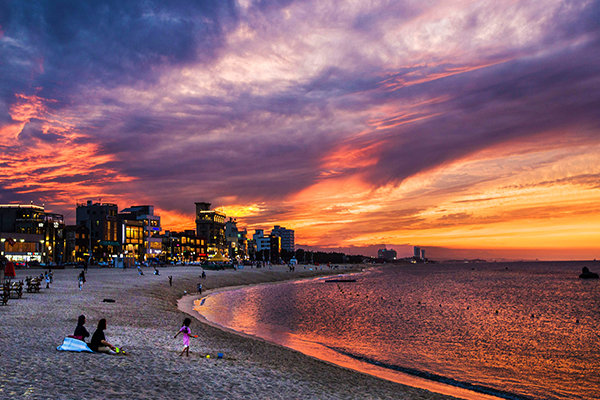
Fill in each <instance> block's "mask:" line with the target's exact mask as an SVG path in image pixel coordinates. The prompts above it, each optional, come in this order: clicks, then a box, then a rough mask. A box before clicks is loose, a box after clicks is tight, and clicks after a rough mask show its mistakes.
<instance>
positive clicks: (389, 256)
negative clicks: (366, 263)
mask: <svg viewBox="0 0 600 400" xmlns="http://www.w3.org/2000/svg"><path fill="white" fill-rule="evenodd" d="M396 257H398V253H396V250H393V249H390V250H388V249H385V248H384V249H379V250H377V258H381V259H383V260H395V259H396Z"/></svg>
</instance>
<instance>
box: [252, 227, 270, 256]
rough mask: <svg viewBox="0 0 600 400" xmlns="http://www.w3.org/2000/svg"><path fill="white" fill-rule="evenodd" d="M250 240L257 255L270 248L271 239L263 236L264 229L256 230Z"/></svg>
mask: <svg viewBox="0 0 600 400" xmlns="http://www.w3.org/2000/svg"><path fill="white" fill-rule="evenodd" d="M252 240H253V241H254V245H255V247H256V252H257V253H258V252H259V251H263V250H268V249H270V248H271V239H270V238H269V236H265V231H264V229H256V230H255V231H254V234H253V235H252Z"/></svg>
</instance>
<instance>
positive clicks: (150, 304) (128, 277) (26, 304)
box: [0, 266, 450, 399]
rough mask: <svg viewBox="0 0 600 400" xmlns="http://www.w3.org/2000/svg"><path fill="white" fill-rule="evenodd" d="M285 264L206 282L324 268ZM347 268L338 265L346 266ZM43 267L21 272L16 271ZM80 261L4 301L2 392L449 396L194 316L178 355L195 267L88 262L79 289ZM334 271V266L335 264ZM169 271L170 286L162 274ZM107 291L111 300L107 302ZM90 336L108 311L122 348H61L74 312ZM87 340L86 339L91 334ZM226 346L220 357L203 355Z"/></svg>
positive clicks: (110, 335)
mask: <svg viewBox="0 0 600 400" xmlns="http://www.w3.org/2000/svg"><path fill="white" fill-rule="evenodd" d="M301 268H302V267H300V268H298V267H297V269H296V272H295V273H293V274H292V273H289V272H287V270H286V269H285V268H283V267H279V268H275V269H273V270H269V269H264V268H263V269H259V270H257V269H249V268H248V267H246V269H243V270H238V271H232V270H227V271H207V275H208V276H207V279H204V280H202V284H203V289H204V290H215V289H217V288H224V287H230V286H239V285H250V284H259V283H266V282H276V281H282V280H288V279H300V278H307V277H311V276H316V275H319V274H324V273H332V272H331V271H330V270H328V269H324V270H323V271H321V270H318V271H309V270H308V269H307V270H304V269H301ZM346 271H348V270H343V271H342V272H346ZM41 272H43V271H42V270H40V269H31V270H25V269H21V270H17V279H24V278H25V277H26V276H30V275H34V276H36V275H37V276H39V275H40V273H41ZM79 272H80V270H79V269H73V268H68V269H65V270H54V282H53V283H52V284H51V285H50V288H49V289H46V288H45V284H44V285H43V286H42V290H41V292H40V293H24V294H23V298H21V299H14V298H12V299H10V301H9V303H8V305H7V306H3V307H0V343H1V344H0V353H1V354H0V399H15V398H23V399H125V398H127V399H159V398H164V399H183V398H198V399H448V398H450V397H448V396H444V395H440V394H436V393H432V392H429V391H426V390H422V389H418V388H413V387H410V386H405V385H401V384H397V383H393V382H389V381H386V380H383V379H378V378H375V377H372V376H369V375H365V374H362V373H358V372H354V371H351V370H348V369H344V368H341V367H337V366H334V365H331V364H329V363H326V362H323V361H319V360H316V359H313V358H311V357H308V356H305V355H303V354H301V353H298V352H296V351H293V350H289V349H286V348H283V347H281V346H277V345H273V344H270V343H267V342H264V341H261V340H254V339H251V338H246V337H242V336H240V335H237V334H234V333H230V332H226V331H223V330H221V329H218V328H216V327H213V326H210V325H208V324H205V323H202V322H200V321H199V320H198V319H196V318H192V324H191V330H192V333H193V334H196V335H198V336H199V337H198V338H197V339H192V342H191V346H190V357H189V358H185V357H179V352H180V351H181V348H182V340H181V338H180V337H178V338H177V339H174V338H173V336H174V335H175V333H177V331H178V330H179V328H180V326H181V323H182V321H183V319H184V318H185V317H186V316H188V314H186V313H184V312H183V311H180V310H179V309H178V306H177V303H178V301H179V300H180V299H181V298H182V297H183V296H184V292H187V293H188V294H195V293H196V285H197V283H199V282H200V279H199V275H200V274H201V272H202V270H201V268H199V267H191V266H189V267H169V268H163V269H161V270H160V273H161V275H160V276H156V275H153V274H152V269H149V268H146V269H145V271H144V272H145V275H144V276H139V275H138V274H137V272H136V271H135V270H132V269H128V270H125V271H123V270H120V269H111V268H90V269H89V271H88V273H87V274H86V279H87V282H86V283H85V285H83V289H82V290H81V291H80V290H78V285H77V275H78V274H79ZM338 272H339V271H338ZM169 275H172V276H173V286H170V285H169V280H168V276H169ZM104 299H113V300H114V303H112V302H104V301H103V300H104ZM80 314H84V315H86V317H87V323H86V327H87V330H88V331H89V332H90V334H92V333H93V332H94V331H95V329H96V325H97V322H98V320H99V319H100V318H106V319H107V322H108V328H107V330H106V331H105V332H106V337H107V339H108V341H110V342H111V343H113V344H115V345H117V346H119V347H121V348H123V349H125V350H127V351H128V352H129V353H130V354H129V355H128V356H111V355H104V354H89V353H73V352H62V351H57V350H56V347H57V346H59V345H60V344H61V343H62V341H63V338H64V337H65V336H67V335H69V334H72V333H73V331H74V329H75V326H76V325H77V317H78V316H79V315H80ZM88 341H89V339H88ZM217 353H223V354H224V358H223V359H216V358H215V357H213V358H211V359H206V358H205V355H206V354H211V355H216V354H217Z"/></svg>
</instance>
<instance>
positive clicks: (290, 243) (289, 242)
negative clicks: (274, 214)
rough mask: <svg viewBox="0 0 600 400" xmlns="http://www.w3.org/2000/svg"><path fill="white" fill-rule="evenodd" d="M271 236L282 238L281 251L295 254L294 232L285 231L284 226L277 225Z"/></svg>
mask: <svg viewBox="0 0 600 400" xmlns="http://www.w3.org/2000/svg"><path fill="white" fill-rule="evenodd" d="M271 235H276V236H279V237H280V238H281V249H282V250H287V251H291V252H294V251H296V245H295V243H294V231H293V230H291V229H285V227H283V226H279V225H275V226H274V227H273V230H272V231H271Z"/></svg>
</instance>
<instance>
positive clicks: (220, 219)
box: [195, 202, 227, 256]
mask: <svg viewBox="0 0 600 400" xmlns="http://www.w3.org/2000/svg"><path fill="white" fill-rule="evenodd" d="M195 204H196V235H197V236H199V237H205V238H206V241H207V249H208V254H209V256H214V255H216V254H217V252H221V254H225V251H226V250H227V241H226V238H225V213H222V212H220V211H216V210H211V209H210V203H204V202H200V203H195Z"/></svg>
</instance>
